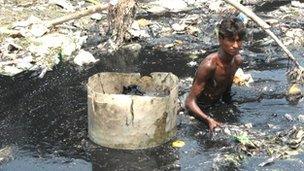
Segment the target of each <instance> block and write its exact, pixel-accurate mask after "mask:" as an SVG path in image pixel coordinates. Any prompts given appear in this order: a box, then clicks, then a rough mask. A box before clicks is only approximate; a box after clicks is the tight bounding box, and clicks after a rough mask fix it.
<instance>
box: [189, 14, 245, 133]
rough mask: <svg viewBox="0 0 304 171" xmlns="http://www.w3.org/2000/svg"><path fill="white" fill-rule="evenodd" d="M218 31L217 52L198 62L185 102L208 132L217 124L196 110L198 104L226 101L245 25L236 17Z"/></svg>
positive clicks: (240, 62)
mask: <svg viewBox="0 0 304 171" xmlns="http://www.w3.org/2000/svg"><path fill="white" fill-rule="evenodd" d="M218 32H219V34H218V39H219V49H218V51H217V52H214V53H212V54H210V55H208V56H207V57H206V58H205V59H204V60H203V61H202V62H201V63H200V65H199V67H198V69H197V71H196V74H195V78H194V81H193V85H192V87H191V90H190V92H189V95H188V97H187V99H186V107H187V108H188V109H189V110H190V111H191V112H193V113H194V115H196V116H197V117H199V118H201V119H203V120H204V121H205V122H206V123H207V124H208V126H209V129H210V130H211V131H212V130H213V129H214V128H216V127H218V126H220V122H218V121H216V120H215V119H213V118H211V117H209V116H208V115H207V114H206V113H205V112H204V111H203V110H202V109H201V108H200V107H199V105H198V101H199V102H202V103H203V104H213V103H215V102H218V101H219V100H223V101H225V102H227V101H229V99H230V90H231V85H232V80H233V77H234V74H235V72H236V70H237V69H238V68H239V66H240V65H241V64H242V61H243V60H242V57H241V55H240V54H239V51H240V49H241V48H242V41H243V39H244V37H245V34H246V31H245V26H244V25H243V23H242V21H241V20H240V19H238V18H236V17H228V18H225V19H224V20H223V21H222V22H221V24H220V25H219V27H218Z"/></svg>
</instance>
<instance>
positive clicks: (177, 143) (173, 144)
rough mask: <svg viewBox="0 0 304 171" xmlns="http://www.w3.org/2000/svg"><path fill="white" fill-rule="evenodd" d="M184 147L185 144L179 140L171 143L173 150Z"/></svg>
mask: <svg viewBox="0 0 304 171" xmlns="http://www.w3.org/2000/svg"><path fill="white" fill-rule="evenodd" d="M184 145H185V142H184V141H181V140H176V141H173V142H172V147H175V148H181V147H183V146H184Z"/></svg>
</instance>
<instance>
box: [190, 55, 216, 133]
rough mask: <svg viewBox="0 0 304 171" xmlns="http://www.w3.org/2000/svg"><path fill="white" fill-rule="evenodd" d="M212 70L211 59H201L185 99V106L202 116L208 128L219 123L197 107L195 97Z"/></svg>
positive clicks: (213, 69)
mask: <svg viewBox="0 0 304 171" xmlns="http://www.w3.org/2000/svg"><path fill="white" fill-rule="evenodd" d="M214 72H215V66H214V65H213V64H212V61H210V59H209V60H206V61H203V62H202V63H201V64H200V66H199V68H198V70H197V73H196V75H195V79H194V82H193V85H192V87H191V90H190V92H189V95H188V97H187V99H186V107H187V108H188V109H189V110H190V111H192V112H193V113H194V114H195V115H197V116H199V117H200V118H202V119H203V120H204V121H205V122H206V123H207V124H208V126H209V129H210V130H213V129H214V128H215V127H217V126H219V125H220V123H219V122H217V121H215V120H214V119H212V118H210V117H209V116H208V115H206V114H205V113H204V112H203V111H202V110H201V109H200V108H199V106H198V105H197V97H198V96H199V95H200V93H201V92H202V91H203V90H204V89H205V85H206V83H207V81H208V80H209V79H210V78H211V77H212V75H213V74H214Z"/></svg>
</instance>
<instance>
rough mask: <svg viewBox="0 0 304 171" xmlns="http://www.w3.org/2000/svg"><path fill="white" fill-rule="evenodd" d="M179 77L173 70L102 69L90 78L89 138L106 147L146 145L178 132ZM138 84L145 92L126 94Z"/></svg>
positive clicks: (156, 144) (125, 147)
mask: <svg viewBox="0 0 304 171" xmlns="http://www.w3.org/2000/svg"><path fill="white" fill-rule="evenodd" d="M178 82H179V81H178V78H177V77H176V76H175V75H173V74H172V73H163V72H154V73H151V74H150V76H141V75H140V74H139V73H115V72H105V73H98V74H95V75H93V76H92V77H90V78H89V81H88V84H87V88H88V119H89V121H88V126H89V127H88V131H89V138H90V139H91V140H92V141H93V142H95V143H96V144H99V145H101V146H104V147H110V148H117V149H145V148H150V147H155V146H158V145H161V144H163V143H165V142H167V141H168V140H170V139H171V138H172V136H174V135H175V133H176V117H177V111H178V108H179V105H178ZM134 84H135V85H138V86H139V87H140V88H141V90H142V91H143V92H145V94H144V95H142V96H141V95H126V94H122V90H123V86H129V85H134Z"/></svg>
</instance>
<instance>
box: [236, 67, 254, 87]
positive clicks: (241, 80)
mask: <svg viewBox="0 0 304 171" xmlns="http://www.w3.org/2000/svg"><path fill="white" fill-rule="evenodd" d="M253 82H254V81H253V78H252V76H251V75H250V74H245V73H244V71H243V70H242V69H241V68H239V69H238V70H237V71H236V73H235V75H234V78H233V83H234V84H235V85H238V86H243V85H245V86H247V87H249V86H250V85H249V84H250V83H253Z"/></svg>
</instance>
